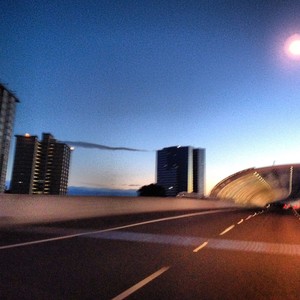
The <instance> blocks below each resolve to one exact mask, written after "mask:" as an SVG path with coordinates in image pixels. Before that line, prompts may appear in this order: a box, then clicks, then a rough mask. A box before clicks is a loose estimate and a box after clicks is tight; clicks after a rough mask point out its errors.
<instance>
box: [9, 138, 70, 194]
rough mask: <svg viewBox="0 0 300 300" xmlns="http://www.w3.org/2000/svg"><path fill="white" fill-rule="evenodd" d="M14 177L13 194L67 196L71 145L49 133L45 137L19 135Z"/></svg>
mask: <svg viewBox="0 0 300 300" xmlns="http://www.w3.org/2000/svg"><path fill="white" fill-rule="evenodd" d="M16 138H17V140H16V150H15V160H14V167H13V173H12V180H11V192H12V193H14V194H46V195H47V194H48V195H65V194H66V193H67V188H68V177H69V167H70V157H71V148H70V147H69V146H68V145H67V144H64V143H60V142H57V141H56V140H55V139H54V137H53V136H52V135H51V134H50V133H43V139H42V140H41V141H39V140H38V137H37V136H30V135H29V134H25V135H24V136H22V135H16Z"/></svg>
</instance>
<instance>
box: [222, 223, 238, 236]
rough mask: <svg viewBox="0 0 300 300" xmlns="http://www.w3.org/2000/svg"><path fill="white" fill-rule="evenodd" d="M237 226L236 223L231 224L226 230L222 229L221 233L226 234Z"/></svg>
mask: <svg viewBox="0 0 300 300" xmlns="http://www.w3.org/2000/svg"><path fill="white" fill-rule="evenodd" d="M234 227H235V225H231V226H229V227H228V228H226V229H225V230H224V231H222V232H221V233H220V234H219V235H223V234H225V233H226V232H228V231H230V230H231V229H233V228H234Z"/></svg>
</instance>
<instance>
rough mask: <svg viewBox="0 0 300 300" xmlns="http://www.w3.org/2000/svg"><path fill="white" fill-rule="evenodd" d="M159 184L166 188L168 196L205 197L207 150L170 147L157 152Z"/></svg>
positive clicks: (157, 177)
mask: <svg viewBox="0 0 300 300" xmlns="http://www.w3.org/2000/svg"><path fill="white" fill-rule="evenodd" d="M156 179H157V184H158V185H161V186H163V187H164V188H165V191H166V195H167V196H176V195H177V194H179V193H180V192H188V193H197V194H198V195H200V196H203V195H204V192H205V190H204V184H205V149H194V148H193V147H190V146H185V147H180V146H177V147H168V148H164V149H162V150H158V151H157V163H156Z"/></svg>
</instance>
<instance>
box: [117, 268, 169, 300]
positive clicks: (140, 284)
mask: <svg viewBox="0 0 300 300" xmlns="http://www.w3.org/2000/svg"><path fill="white" fill-rule="evenodd" d="M169 268H170V267H163V268H161V269H160V270H158V271H156V272H155V273H153V274H152V275H150V276H148V277H147V278H145V279H143V280H142V281H140V282H138V283H137V284H135V285H134V286H132V287H131V288H129V289H128V290H126V291H124V292H123V293H121V294H120V295H118V296H116V297H114V298H113V299H112V300H122V299H125V298H126V297H128V296H129V295H131V294H133V293H134V292H136V291H137V290H139V289H140V288H142V287H143V286H145V285H146V284H148V283H149V282H150V281H152V280H154V279H155V278H157V277H158V276H160V275H161V274H163V273H164V272H166V271H167V270H169Z"/></svg>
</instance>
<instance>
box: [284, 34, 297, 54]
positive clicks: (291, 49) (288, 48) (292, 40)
mask: <svg viewBox="0 0 300 300" xmlns="http://www.w3.org/2000/svg"><path fill="white" fill-rule="evenodd" d="M285 52H286V54H287V55H288V56H289V57H290V58H291V59H296V60H300V35H299V34H294V35H292V36H291V37H289V38H288V39H287V41H286V43H285Z"/></svg>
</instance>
